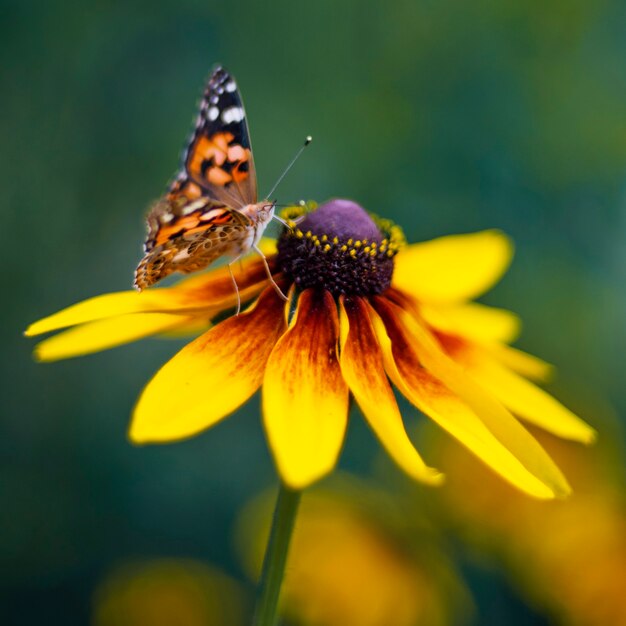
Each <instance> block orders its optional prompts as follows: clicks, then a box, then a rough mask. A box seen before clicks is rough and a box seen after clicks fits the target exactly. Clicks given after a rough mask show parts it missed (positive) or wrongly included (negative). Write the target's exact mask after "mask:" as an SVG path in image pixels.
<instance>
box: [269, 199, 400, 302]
mask: <svg viewBox="0 0 626 626" xmlns="http://www.w3.org/2000/svg"><path fill="white" fill-rule="evenodd" d="M298 214H300V215H304V218H303V219H302V220H301V221H298V223H297V225H296V224H295V222H293V221H292V222H291V224H292V225H293V228H292V229H291V230H288V229H285V230H284V232H283V233H282V234H281V236H280V238H279V240H278V257H277V263H278V267H279V268H280V270H281V271H282V272H284V273H285V274H286V275H287V276H288V277H290V278H291V279H292V280H293V281H294V283H295V284H296V285H297V287H299V288H300V289H307V288H309V287H323V288H324V289H326V290H327V291H330V292H331V293H332V294H333V295H335V296H338V295H342V294H343V295H359V296H365V295H374V294H379V293H382V292H383V291H385V290H386V289H387V288H388V287H389V285H390V284H391V276H392V274H393V263H394V262H393V257H394V256H395V255H396V254H397V252H398V250H399V249H400V247H401V246H402V244H403V243H404V235H403V233H402V230H401V229H400V227H399V226H396V225H395V224H394V223H393V222H391V221H389V220H384V219H380V218H377V217H375V216H372V215H370V214H368V213H367V212H366V211H365V210H364V209H363V208H361V207H360V206H359V205H358V204H356V203H355V202H352V201H351V200H331V201H330V202H327V203H326V204H323V205H321V206H320V207H318V208H317V209H316V210H314V211H312V212H311V213H306V212H305V209H303V208H302V209H291V210H287V213H286V215H285V217H287V218H288V219H291V220H293V219H294V218H296V217H298V216H299V215H298Z"/></svg>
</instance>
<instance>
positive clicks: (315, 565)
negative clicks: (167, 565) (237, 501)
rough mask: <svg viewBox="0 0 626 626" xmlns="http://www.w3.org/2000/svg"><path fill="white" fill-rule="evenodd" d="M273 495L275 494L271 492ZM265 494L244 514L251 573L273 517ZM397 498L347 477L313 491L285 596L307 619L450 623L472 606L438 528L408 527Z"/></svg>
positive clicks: (287, 605) (318, 624) (366, 625)
mask: <svg viewBox="0 0 626 626" xmlns="http://www.w3.org/2000/svg"><path fill="white" fill-rule="evenodd" d="M267 495H269V494H267ZM270 505H271V502H270V499H269V498H268V497H266V495H264V496H262V497H260V498H256V499H255V500H253V501H252V502H250V503H249V504H248V505H247V506H246V507H245V508H244V510H243V511H242V513H241V514H240V516H239V520H238V525H237V534H236V539H237V547H238V548H239V553H240V555H241V560H242V562H243V565H244V567H245V569H246V571H247V573H248V574H249V576H250V577H251V578H253V579H256V578H257V577H258V575H259V573H260V571H261V562H262V559H263V551H264V548H265V545H266V543H267V533H268V531H269V525H270V519H271V508H270ZM406 520H407V511H406V508H405V507H403V506H402V505H401V504H400V503H399V501H398V500H394V498H393V497H388V496H387V494H385V493H380V492H377V491H375V490H372V489H368V488H365V487H364V486H362V485H360V484H359V483H358V482H356V481H354V480H353V479H350V478H346V477H343V480H339V481H337V480H336V479H334V478H333V481H332V485H325V486H324V488H323V489H313V490H311V492H307V494H306V496H305V497H304V498H303V500H302V504H301V507H300V510H299V512H298V522H297V525H296V528H295V531H294V534H293V539H292V542H291V547H290V549H289V557H288V564H287V567H286V572H287V573H286V578H285V582H284V587H283V592H282V595H281V604H283V607H284V608H283V611H284V614H285V617H286V618H287V619H288V620H289V623H292V622H293V623H294V624H300V625H301V626H313V625H314V626H344V625H346V624H349V625H350V626H388V625H389V624H392V625H393V626H415V625H416V624H428V625H429V626H448V625H450V624H458V623H459V619H460V618H461V616H463V617H465V618H467V617H468V614H471V613H472V612H473V603H472V600H471V598H470V596H469V592H468V590H467V589H466V588H465V586H464V584H463V582H462V581H461V580H460V578H459V577H458V575H457V573H456V572H455V571H454V568H453V567H452V565H451V564H450V563H449V559H448V557H447V555H446V554H445V552H444V551H443V550H442V547H441V545H440V542H439V541H438V538H437V536H436V534H435V533H428V532H426V531H425V532H424V535H423V536H422V537H419V538H418V539H416V537H415V536H414V535H413V534H412V533H411V534H409V533H408V532H407V530H409V529H408V527H407V524H406Z"/></svg>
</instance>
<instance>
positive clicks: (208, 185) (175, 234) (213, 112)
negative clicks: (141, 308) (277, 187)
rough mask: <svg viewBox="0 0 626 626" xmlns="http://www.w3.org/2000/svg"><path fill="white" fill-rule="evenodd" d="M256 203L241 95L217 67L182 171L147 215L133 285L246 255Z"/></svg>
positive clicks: (203, 102) (252, 165) (228, 77)
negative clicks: (140, 255)
mask: <svg viewBox="0 0 626 626" xmlns="http://www.w3.org/2000/svg"><path fill="white" fill-rule="evenodd" d="M256 200H257V192H256V173H255V168H254V160H253V157H252V150H251V147H250V136H249V133H248V126H247V123H246V117H245V113H244V109H243V104H242V101H241V96H240V94H239V90H238V88H237V84H236V83H235V80H234V79H233V77H232V76H231V75H230V74H229V73H228V72H227V71H226V70H224V69H223V68H221V67H220V68H217V69H216V70H215V71H214V72H213V74H212V75H211V77H210V78H209V82H208V84H207V87H206V89H205V92H204V95H203V98H202V101H201V104H200V112H199V114H198V118H197V120H196V125H195V129H194V132H193V134H192V136H191V139H190V141H189V145H188V146H187V148H186V149H185V151H184V152H183V164H182V167H181V170H180V172H179V173H178V175H177V176H176V178H175V180H174V181H173V183H172V184H171V185H170V187H169V189H168V192H167V194H166V195H165V196H164V197H163V198H161V199H160V200H159V201H158V202H156V203H155V204H154V205H153V207H152V208H151V209H150V212H149V214H148V237H147V240H146V243H145V246H144V249H145V255H144V257H143V259H142V260H141V262H140V264H139V266H138V267H137V270H136V273H135V286H136V287H137V288H138V289H140V290H142V289H145V288H146V287H149V286H150V285H153V284H154V283H156V282H157V281H159V280H161V279H162V278H165V277H166V276H168V275H170V274H172V273H173V272H182V273H189V272H194V271H196V270H199V269H203V268H205V267H207V266H208V265H209V264H210V263H212V262H213V261H215V260H216V259H218V258H219V257H221V256H224V255H231V256H237V255H238V254H241V253H242V252H243V251H245V250H246V249H247V248H249V247H250V245H251V243H250V242H252V241H253V240H254V236H255V234H256V228H255V227H256V224H255V222H258V221H259V216H258V209H256V205H255V203H256ZM263 217H264V219H265V216H263Z"/></svg>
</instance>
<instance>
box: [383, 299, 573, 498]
mask: <svg viewBox="0 0 626 626" xmlns="http://www.w3.org/2000/svg"><path fill="white" fill-rule="evenodd" d="M374 305H375V309H376V312H377V313H378V314H379V315H380V318H382V322H381V321H380V319H379V320H378V324H376V318H374V321H375V325H376V328H377V334H378V337H379V341H380V342H381V345H382V347H383V354H384V355H385V365H386V367H387V370H388V373H389V375H390V377H391V379H392V380H393V381H394V383H395V384H396V385H397V386H398V388H399V389H400V391H402V393H403V394H404V395H406V397H407V398H408V399H409V400H411V402H413V403H414V404H415V405H416V406H417V407H418V408H419V409H420V410H422V411H423V412H424V413H426V414H427V415H429V416H430V417H431V418H432V419H434V420H435V421H436V422H437V423H438V424H439V425H440V426H442V428H444V429H445V430H447V431H448V432H449V433H450V434H451V435H453V436H454V437H456V438H457V439H458V440H459V441H460V442H461V443H462V444H463V445H465V446H466V447H467V448H468V449H469V450H471V451H472V452H474V454H476V456H478V457H479V458H480V459H482V460H483V461H484V462H485V463H486V464H487V465H489V466H490V467H491V468H492V469H494V470H495V471H496V472H498V473H499V474H500V475H501V476H502V477H503V478H505V479H507V480H508V481H509V482H510V483H511V484H513V485H515V486H516V487H518V488H519V489H521V490H523V491H525V492H526V493H528V494H530V495H533V496H535V497H538V498H544V499H545V498H552V497H564V496H566V495H568V494H569V493H570V491H571V490H570V488H569V485H568V484H567V481H566V480H565V478H564V477H563V475H562V473H561V471H560V470H559V469H558V467H557V466H556V465H555V463H554V462H553V461H552V459H551V458H550V457H549V456H548V454H547V453H546V452H545V450H544V449H543V448H542V447H541V446H540V445H539V444H538V443H537V441H536V440H535V439H534V438H533V437H532V436H531V435H530V433H528V431H526V430H525V429H524V427H523V426H522V425H521V424H520V423H519V422H518V421H517V420H516V419H515V418H514V417H513V416H512V415H511V414H510V413H509V412H508V411H507V410H506V409H505V408H504V407H503V406H502V405H501V404H500V403H499V402H498V401H497V400H495V399H494V398H492V397H491V396H490V395H489V394H488V393H486V392H484V391H483V390H482V389H481V388H480V387H479V386H478V385H476V384H475V383H474V382H473V381H472V380H471V379H470V377H469V376H468V375H467V374H465V373H464V372H463V370H462V369H461V368H460V367H459V366H457V365H456V364H455V363H454V362H453V361H452V360H451V359H450V358H449V357H447V356H446V355H445V354H444V352H443V351H442V350H441V348H440V347H439V345H438V344H437V343H436V341H435V340H434V338H432V337H431V336H430V335H429V334H428V332H427V331H426V330H425V329H423V328H421V327H420V326H419V324H418V323H417V321H416V320H415V319H414V318H412V317H411V316H410V315H409V314H408V313H406V312H405V311H403V310H402V309H401V308H400V307H398V306H397V305H395V304H393V303H391V302H389V301H388V300H387V299H385V298H381V297H376V298H375V299H374Z"/></svg>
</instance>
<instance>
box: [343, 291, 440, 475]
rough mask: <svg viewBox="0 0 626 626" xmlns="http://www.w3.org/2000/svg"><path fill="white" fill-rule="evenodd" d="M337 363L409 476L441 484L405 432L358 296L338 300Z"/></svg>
mask: <svg viewBox="0 0 626 626" xmlns="http://www.w3.org/2000/svg"><path fill="white" fill-rule="evenodd" d="M340 363H341V371H342V373H343V377H344V380H345V381H346V382H347V383H348V386H349V387H350V390H351V391H352V394H353V395H354V398H355V399H356V401H357V402H358V404H359V406H360V407H361V411H362V412H363V415H364V416H365V419H366V420H367V422H368V423H369V425H370V426H371V428H372V430H373V431H374V433H375V434H376V436H377V437H378V439H379V440H380V442H381V444H382V445H383V447H384V448H385V449H386V450H387V452H388V453H389V455H390V456H391V458H392V459H393V460H394V461H395V462H396V463H397V464H398V466H399V467H400V468H401V469H403V470H404V471H405V472H406V473H407V474H408V475H409V476H411V477H412V478H415V479H416V480H420V481H422V482H425V483H428V484H431V485H438V484H441V483H442V482H443V474H441V472H439V471H438V470H436V469H433V468H431V467H428V466H427V465H426V464H425V463H424V461H423V460H422V458H421V457H420V455H419V454H418V452H417V451H416V450H415V448H414V447H413V444H412V443H411V441H410V439H409V437H408V435H407V434H406V431H405V429H404V424H403V423H402V416H401V415H400V410H399V409H398V404H397V403H396V399H395V397H394V395H393V391H392V390H391V387H390V385H389V382H388V381H387V376H386V374H385V369H384V365H383V356H382V353H381V349H380V346H379V344H378V340H377V339H376V335H375V333H374V328H373V326H372V322H371V320H370V317H369V311H368V308H367V306H366V304H365V303H364V301H363V300H362V299H361V298H351V299H350V300H346V301H345V302H344V301H343V300H342V302H341V359H340Z"/></svg>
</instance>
